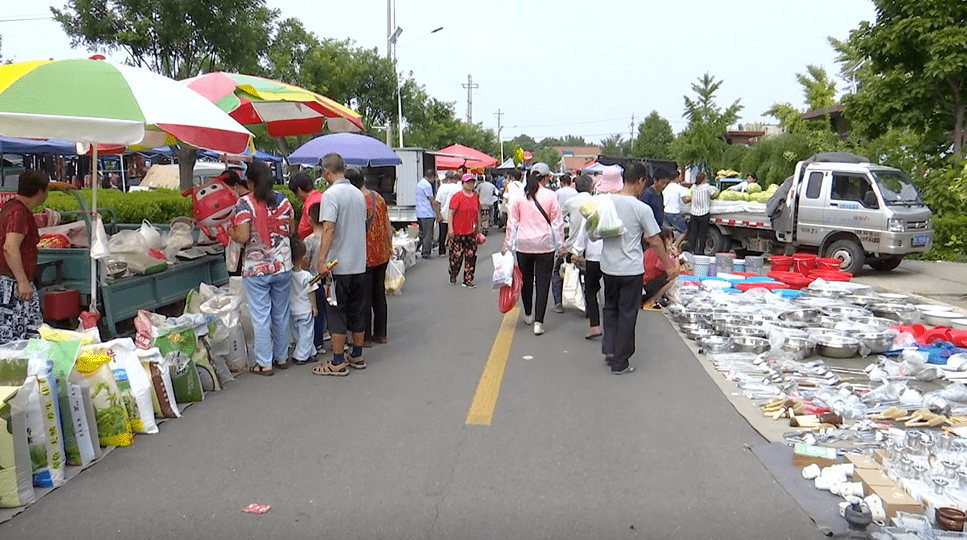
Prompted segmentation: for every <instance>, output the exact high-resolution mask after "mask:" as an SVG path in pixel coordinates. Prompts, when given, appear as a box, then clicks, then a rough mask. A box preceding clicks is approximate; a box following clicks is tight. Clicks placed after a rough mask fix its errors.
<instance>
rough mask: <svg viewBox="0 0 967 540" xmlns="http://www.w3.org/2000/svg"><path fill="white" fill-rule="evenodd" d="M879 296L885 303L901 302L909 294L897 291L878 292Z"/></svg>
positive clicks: (908, 297) (907, 297)
mask: <svg viewBox="0 0 967 540" xmlns="http://www.w3.org/2000/svg"><path fill="white" fill-rule="evenodd" d="M880 298H882V299H883V301H884V302H885V303H887V304H902V303H905V302H906V301H907V300H909V299H910V295H908V294H899V293H880Z"/></svg>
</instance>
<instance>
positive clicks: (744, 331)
mask: <svg viewBox="0 0 967 540" xmlns="http://www.w3.org/2000/svg"><path fill="white" fill-rule="evenodd" d="M728 333H729V335H730V336H732V337H733V338H736V337H765V335H766V331H765V330H764V329H763V328H762V327H761V326H733V327H731V328H729V329H728Z"/></svg>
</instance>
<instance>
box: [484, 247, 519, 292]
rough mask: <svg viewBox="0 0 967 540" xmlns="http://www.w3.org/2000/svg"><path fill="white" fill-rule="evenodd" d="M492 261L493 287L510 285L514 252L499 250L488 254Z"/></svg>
mask: <svg viewBox="0 0 967 540" xmlns="http://www.w3.org/2000/svg"><path fill="white" fill-rule="evenodd" d="M490 257H491V258H492V259H493V261H494V280H493V288H494V289H499V288H501V287H503V286H504V285H506V286H508V287H510V286H511V285H513V283H514V254H513V253H511V252H509V251H508V252H507V253H506V254H503V255H502V254H501V253H500V252H499V251H498V252H497V253H494V254H493V255H491V256H490Z"/></svg>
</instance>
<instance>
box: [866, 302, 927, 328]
mask: <svg viewBox="0 0 967 540" xmlns="http://www.w3.org/2000/svg"><path fill="white" fill-rule="evenodd" d="M870 310H871V311H872V312H873V314H874V315H876V316H877V317H885V318H887V319H893V320H894V321H897V322H901V323H904V324H909V323H912V322H915V321H916V320H917V317H918V316H919V314H920V312H919V310H917V308H916V307H914V306H912V305H910V304H873V305H872V306H870Z"/></svg>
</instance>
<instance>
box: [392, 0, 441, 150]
mask: <svg viewBox="0 0 967 540" xmlns="http://www.w3.org/2000/svg"><path fill="white" fill-rule="evenodd" d="M391 17H392V19H394V22H395V18H396V6H395V4H394V3H393V0H387V12H386V22H387V25H386V33H387V38H386V53H387V56H388V57H389V58H390V59H391V60H392V62H393V72H394V73H395V74H396V118H397V124H398V128H399V146H400V148H402V147H403V87H402V82H401V73H400V72H399V71H398V70H399V55H398V51H399V48H400V47H401V46H404V47H405V46H406V45H409V44H410V43H413V42H414V41H418V40H420V39H423V38H425V37H426V36H428V35H430V34H436V33H437V32H439V31H440V30H443V27H442V26H440V27H438V28H435V29H433V30H430V31H429V32H427V33H426V34H423V35H422V36H420V37H418V38H416V39H414V40H413V41H409V42H407V43H404V44H403V45H399V44H398V42H399V39H400V34H402V33H403V29H402V28H400V27H399V26H397V27H396V29H395V30H393V32H392V33H390V32H389V29H390V28H391V27H392V24H391V22H390V18H391ZM389 139H390V128H389V127H388V126H387V128H386V144H389V142H390V141H389Z"/></svg>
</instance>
